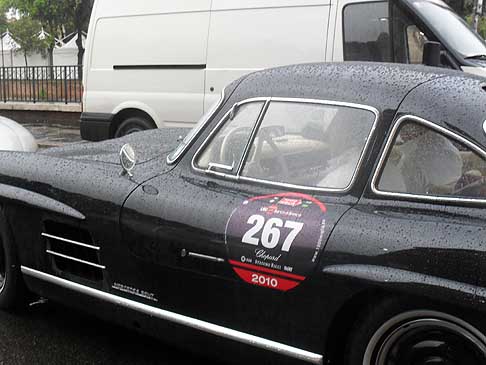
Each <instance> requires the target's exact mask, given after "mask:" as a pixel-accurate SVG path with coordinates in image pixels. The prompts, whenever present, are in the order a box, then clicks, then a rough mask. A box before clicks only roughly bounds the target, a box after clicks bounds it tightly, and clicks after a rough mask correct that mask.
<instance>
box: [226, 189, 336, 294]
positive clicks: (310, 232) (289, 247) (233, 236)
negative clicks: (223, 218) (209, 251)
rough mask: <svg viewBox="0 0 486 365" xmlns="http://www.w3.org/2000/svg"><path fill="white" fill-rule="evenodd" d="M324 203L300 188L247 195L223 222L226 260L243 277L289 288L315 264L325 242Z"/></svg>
mask: <svg viewBox="0 0 486 365" xmlns="http://www.w3.org/2000/svg"><path fill="white" fill-rule="evenodd" d="M325 213H326V207H325V205H324V204H323V203H322V202H320V201H319V200H317V199H315V198H313V197H311V196H309V195H305V194H298V193H284V194H275V195H268V196H259V197H256V198H252V199H248V200H246V201H244V202H243V204H242V205H241V206H239V207H237V208H236V209H235V210H234V211H233V214H232V215H231V217H230V219H229V221H228V224H227V226H226V245H227V247H228V257H229V259H230V260H229V262H230V264H231V265H232V266H233V270H234V271H235V272H236V274H237V275H238V276H239V277H240V278H241V279H243V280H244V281H245V282H247V283H249V284H252V285H258V286H262V287H266V288H270V289H276V290H281V291H288V290H291V289H294V288H296V287H297V286H298V285H300V284H301V283H302V282H303V281H304V280H305V279H306V278H307V276H308V275H309V274H310V273H311V272H312V270H313V269H314V268H315V265H316V264H317V260H318V256H319V253H320V251H321V249H322V247H323V245H324V242H323V237H324V232H325V228H326V220H325Z"/></svg>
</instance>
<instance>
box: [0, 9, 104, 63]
mask: <svg viewBox="0 0 486 365" xmlns="http://www.w3.org/2000/svg"><path fill="white" fill-rule="evenodd" d="M93 3H94V0H0V12H3V13H4V12H5V11H6V10H8V9H17V10H18V11H19V13H20V14H21V19H30V20H31V21H35V22H37V23H40V24H41V25H42V26H43V27H44V29H45V30H46V31H47V32H48V33H49V34H50V38H49V39H47V40H46V42H44V43H45V45H46V46H47V49H48V50H49V53H50V54H51V55H52V51H53V49H54V46H55V38H56V37H57V38H63V36H64V35H65V34H64V31H65V30H70V31H71V32H76V33H78V34H81V32H82V31H87V29H88V24H89V18H90V15H91V9H92V8H93ZM0 29H1V19H0ZM78 47H79V51H80V57H79V58H80V59H82V54H83V53H84V50H83V49H82V43H81V42H79V44H78Z"/></svg>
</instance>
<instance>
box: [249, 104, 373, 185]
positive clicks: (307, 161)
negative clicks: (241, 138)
mask: <svg viewBox="0 0 486 365" xmlns="http://www.w3.org/2000/svg"><path fill="white" fill-rule="evenodd" d="M376 118H377V116H376V114H375V112H373V111H371V110H367V109H359V108H354V107H345V106H337V105H328V104H319V103H300V102H286V101H282V102H281V101H272V102H271V103H270V105H269V106H268V109H267V111H266V113H265V116H264V118H263V121H262V123H261V125H260V127H259V129H258V131H257V133H256V136H255V139H254V141H253V143H252V146H251V148H250V151H249V154H248V156H247V159H246V163H245V165H244V169H243V172H242V177H244V178H251V179H256V180H259V181H266V182H272V183H283V184H291V185H296V186H304V187H309V188H319V189H334V190H345V189H347V188H348V187H349V186H350V185H351V183H352V180H353V177H354V176H355V173H356V170H357V168H358V164H359V161H360V159H361V156H362V155H363V153H364V150H365V146H366V143H367V141H368V140H369V137H370V134H371V132H372V130H373V126H374V124H375V120H376Z"/></svg>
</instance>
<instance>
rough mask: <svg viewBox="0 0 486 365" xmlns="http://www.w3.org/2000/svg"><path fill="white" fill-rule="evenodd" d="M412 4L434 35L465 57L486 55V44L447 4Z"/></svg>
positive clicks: (413, 0) (415, 1)
mask: <svg viewBox="0 0 486 365" xmlns="http://www.w3.org/2000/svg"><path fill="white" fill-rule="evenodd" d="M410 4H411V5H412V7H413V8H414V9H415V11H416V12H417V13H418V14H419V16H420V17H421V18H422V19H423V20H425V21H426V22H427V23H428V24H429V26H430V27H431V28H432V30H433V31H434V33H435V34H436V35H438V36H439V38H440V39H444V40H446V41H447V43H448V45H449V46H450V47H452V48H453V49H454V50H456V51H457V52H459V53H460V54H461V55H462V56H463V57H465V58H468V57H479V56H482V55H486V43H485V42H484V41H483V40H482V39H481V38H480V37H479V36H478V35H477V34H476V33H474V32H473V31H472V29H471V28H470V27H469V26H468V24H467V23H466V22H465V21H464V20H462V19H461V18H460V17H459V16H458V15H457V14H456V13H454V11H452V10H451V9H450V8H449V7H448V6H447V5H446V4H445V3H443V2H442V1H440V0H433V1H423V0H411V1H410Z"/></svg>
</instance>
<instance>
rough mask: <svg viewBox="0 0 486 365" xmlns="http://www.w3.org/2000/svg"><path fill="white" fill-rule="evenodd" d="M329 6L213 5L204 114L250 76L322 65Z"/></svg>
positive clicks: (319, 2)
mask: <svg viewBox="0 0 486 365" xmlns="http://www.w3.org/2000/svg"><path fill="white" fill-rule="evenodd" d="M330 1H331V0H280V1H277V0H251V1H247V0H246V1H244V0H234V1H227V0H213V3H212V8H211V24H210V29H209V40H208V60H207V70H206V91H205V94H206V95H205V108H208V107H210V106H211V105H212V104H213V103H214V102H215V101H216V100H217V99H218V97H219V93H220V92H221V90H222V89H223V87H224V86H226V85H227V84H229V83H230V82H232V81H234V80H235V79H237V78H239V77H241V76H243V75H245V74H247V73H250V72H252V71H256V70H259V69H263V68H269V67H276V66H283V65H288V64H295V63H306V62H323V61H325V57H326V42H327V31H328V24H329V10H330Z"/></svg>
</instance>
